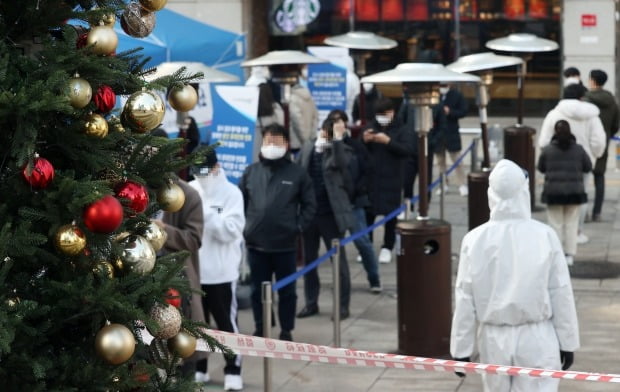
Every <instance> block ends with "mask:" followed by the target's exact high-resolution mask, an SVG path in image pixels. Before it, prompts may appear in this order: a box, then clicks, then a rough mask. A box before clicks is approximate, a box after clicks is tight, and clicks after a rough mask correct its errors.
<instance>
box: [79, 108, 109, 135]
mask: <svg viewBox="0 0 620 392" xmlns="http://www.w3.org/2000/svg"><path fill="white" fill-rule="evenodd" d="M84 133H86V134H87V135H88V136H93V137H98V138H99V139H103V138H104V137H106V136H108V122H107V121H106V120H105V118H103V116H102V115H100V114H97V113H90V114H88V115H87V116H86V119H85V122H84Z"/></svg>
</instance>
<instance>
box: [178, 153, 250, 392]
mask: <svg viewBox="0 0 620 392" xmlns="http://www.w3.org/2000/svg"><path fill="white" fill-rule="evenodd" d="M194 176H195V177H196V179H195V180H194V181H192V182H190V185H191V186H192V187H194V188H195V189H196V190H198V192H199V193H200V198H201V199H202V209H203V215H204V229H203V234H202V246H201V247H200V250H199V251H198V255H199V258H200V284H201V288H202V291H204V293H205V294H204V296H203V297H202V305H203V309H204V313H205V319H206V321H207V322H209V319H210V316H213V319H214V320H215V324H216V325H217V328H218V329H220V330H222V331H227V332H235V333H238V332H239V329H238V327H237V299H236V287H237V280H238V279H239V264H240V262H241V257H242V253H241V249H242V247H241V243H242V241H243V227H244V226H245V216H244V212H243V195H242V194H241V191H240V190H239V188H238V187H237V186H235V185H234V184H231V183H230V182H229V181H228V179H227V178H226V173H224V170H223V169H222V168H221V167H220V165H219V164H218V163H217V157H216V155H215V152H214V151H211V152H210V153H208V154H207V157H206V162H205V164H204V166H201V167H199V168H198V170H197V173H194ZM196 370H197V371H196V381H198V382H207V381H209V374H208V373H207V360H206V359H204V360H201V361H198V364H197V369H196ZM241 389H243V380H242V378H241V357H240V356H239V355H236V356H234V357H231V358H226V366H225V367H224V390H226V391H238V390H241Z"/></svg>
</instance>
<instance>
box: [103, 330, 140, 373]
mask: <svg viewBox="0 0 620 392" xmlns="http://www.w3.org/2000/svg"><path fill="white" fill-rule="evenodd" d="M135 349H136V339H135V338H134V336H133V334H132V333H131V331H130V330H129V328H127V327H125V326H124V325H122V324H110V325H106V326H105V327H103V328H101V329H100V330H99V332H97V336H95V351H96V352H97V355H99V356H100V357H101V358H103V360H104V361H106V362H107V363H109V364H111V365H120V364H121V363H123V362H125V361H127V360H128V359H129V358H131V356H132V355H133V352H134V350H135Z"/></svg>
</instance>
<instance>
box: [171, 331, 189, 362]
mask: <svg viewBox="0 0 620 392" xmlns="http://www.w3.org/2000/svg"><path fill="white" fill-rule="evenodd" d="M168 350H170V352H172V353H175V354H176V355H178V356H179V357H181V358H189V357H191V356H192V354H193V353H194V351H196V338H195V337H194V336H192V335H190V334H188V333H187V332H185V331H180V332H179V333H178V334H176V335H175V336H173V337H172V338H170V339H168Z"/></svg>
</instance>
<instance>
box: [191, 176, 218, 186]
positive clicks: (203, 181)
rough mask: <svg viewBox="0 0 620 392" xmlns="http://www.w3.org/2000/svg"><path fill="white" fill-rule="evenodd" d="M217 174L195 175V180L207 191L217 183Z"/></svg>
mask: <svg viewBox="0 0 620 392" xmlns="http://www.w3.org/2000/svg"><path fill="white" fill-rule="evenodd" d="M217 176H218V174H217V173H209V174H208V175H206V176H204V175H197V176H195V177H196V180H198V182H199V183H200V185H202V187H203V188H205V189H209V188H210V187H211V186H213V184H215V183H216V182H217Z"/></svg>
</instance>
